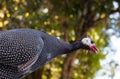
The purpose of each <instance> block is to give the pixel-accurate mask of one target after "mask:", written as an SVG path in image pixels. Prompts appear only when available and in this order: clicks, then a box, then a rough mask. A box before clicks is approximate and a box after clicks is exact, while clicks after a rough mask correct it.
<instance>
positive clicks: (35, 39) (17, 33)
mask: <svg viewBox="0 0 120 79" xmlns="http://www.w3.org/2000/svg"><path fill="white" fill-rule="evenodd" d="M77 49H86V50H88V51H93V52H94V53H95V54H96V53H97V52H98V49H97V48H96V46H95V44H94V42H93V41H92V40H91V39H90V38H88V37H86V38H83V39H81V40H80V41H77V42H75V43H73V44H68V43H66V42H63V41H61V40H59V39H57V38H55V37H53V36H51V35H49V34H47V33H46V32H43V31H37V30H33V29H13V30H8V31H1V32H0V79H20V78H22V77H24V76H26V75H28V74H29V73H31V72H33V71H35V70H37V69H38V68H39V67H40V66H42V65H44V64H45V63H47V62H49V61H50V60H51V59H53V58H54V57H56V56H58V55H61V54H68V53H70V52H72V51H74V50H77Z"/></svg>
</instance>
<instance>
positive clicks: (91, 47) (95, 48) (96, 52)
mask: <svg viewBox="0 0 120 79" xmlns="http://www.w3.org/2000/svg"><path fill="white" fill-rule="evenodd" d="M90 50H91V51H93V52H94V53H95V54H98V48H97V47H96V46H95V44H93V45H91V46H90Z"/></svg>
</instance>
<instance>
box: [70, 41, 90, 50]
mask: <svg viewBox="0 0 120 79" xmlns="http://www.w3.org/2000/svg"><path fill="white" fill-rule="evenodd" d="M77 49H86V50H88V49H89V47H88V46H86V45H83V44H82V42H81V41H77V42H74V43H72V44H71V51H75V50H77Z"/></svg>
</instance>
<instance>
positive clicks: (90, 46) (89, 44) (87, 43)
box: [81, 37, 98, 54]
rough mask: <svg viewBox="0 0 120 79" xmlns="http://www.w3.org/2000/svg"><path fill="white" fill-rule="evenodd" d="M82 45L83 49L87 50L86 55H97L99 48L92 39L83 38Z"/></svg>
mask: <svg viewBox="0 0 120 79" xmlns="http://www.w3.org/2000/svg"><path fill="white" fill-rule="evenodd" d="M81 43H82V44H83V47H84V48H85V49H87V51H86V54H89V52H90V51H93V52H94V53H95V54H97V53H98V48H97V47H96V45H95V43H94V42H93V41H92V39H91V38H90V37H85V38H82V40H81Z"/></svg>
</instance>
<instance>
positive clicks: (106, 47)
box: [0, 0, 120, 79]
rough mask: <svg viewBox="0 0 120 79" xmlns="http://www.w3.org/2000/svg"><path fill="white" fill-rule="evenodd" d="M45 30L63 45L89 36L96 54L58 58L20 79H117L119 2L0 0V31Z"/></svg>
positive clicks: (119, 74) (119, 73)
mask: <svg viewBox="0 0 120 79" xmlns="http://www.w3.org/2000/svg"><path fill="white" fill-rule="evenodd" d="M14 28H32V29H36V30H40V29H42V30H45V31H46V32H47V33H49V34H50V35H53V36H55V37H57V38H58V39H61V40H64V41H66V42H70V43H71V42H72V41H75V40H79V39H80V38H81V37H82V36H84V35H89V36H90V37H91V38H92V39H93V40H94V41H95V43H96V45H97V47H98V48H99V54H98V55H94V54H92V53H91V54H90V55H88V56H86V54H85V51H84V50H83V51H81V50H78V51H76V52H73V53H71V54H68V55H62V56H58V57H56V58H55V59H53V60H52V61H51V62H50V63H48V64H46V65H45V66H42V67H40V68H39V70H37V71H35V72H33V73H32V74H30V75H28V76H27V77H25V78H24V79H119V78H120V0H0V30H8V29H14Z"/></svg>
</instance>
